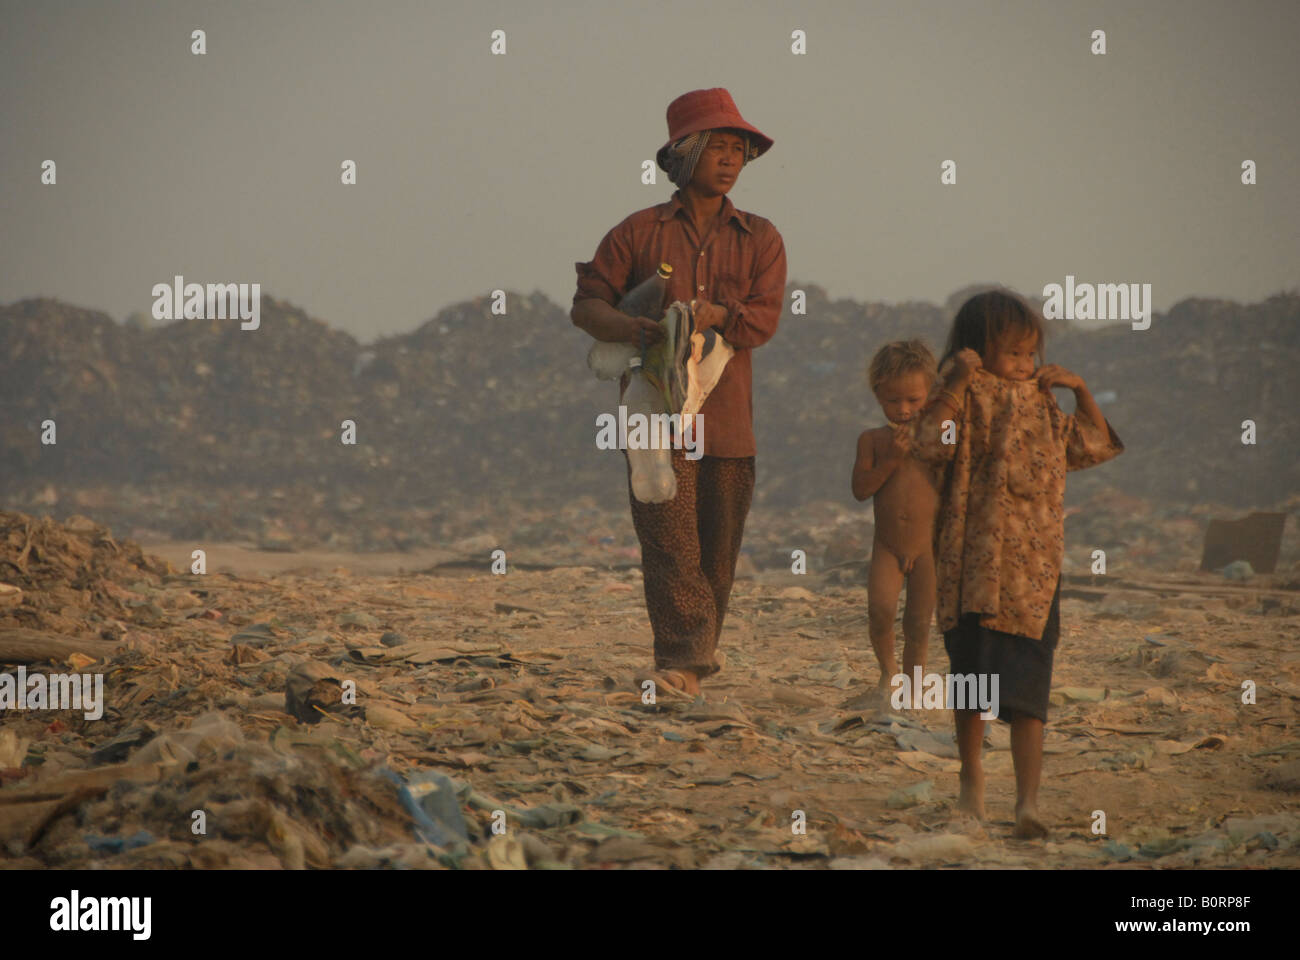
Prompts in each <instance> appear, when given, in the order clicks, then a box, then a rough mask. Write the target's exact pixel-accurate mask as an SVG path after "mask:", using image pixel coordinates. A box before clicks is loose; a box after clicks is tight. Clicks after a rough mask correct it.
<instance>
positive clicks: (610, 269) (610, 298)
mask: <svg viewBox="0 0 1300 960" xmlns="http://www.w3.org/2000/svg"><path fill="white" fill-rule="evenodd" d="M574 267H575V268H576V269H577V271H578V290H577V292H576V293H575V294H574V295H573V302H574V304H577V302H578V301H579V300H593V299H594V300H604V301H605V302H606V303H608V304H609V305H610V306H611V307H613V306H616V305H617V304H618V301H619V300H621V299H622V298H623V294H624V293H626V292H627V278H628V275H629V274H630V273H631V272H632V234H631V230H630V229H628V227H627V224H626V223H620V224H619V225H618V226H617V227H615V228H614V229H613V230H611V231H609V233H607V234H605V237H604V239H603V240H601V241H600V246H598V247H597V248H596V255H595V256H594V257H592V258H591V261H590V262H589V263H575V264H574Z"/></svg>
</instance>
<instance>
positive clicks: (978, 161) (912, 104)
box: [0, 0, 1300, 340]
mask: <svg viewBox="0 0 1300 960" xmlns="http://www.w3.org/2000/svg"><path fill="white" fill-rule="evenodd" d="M0 11H2V20H0V26H2V28H3V29H0V177H2V178H3V179H2V181H0V221H2V222H3V239H0V302H3V303H9V302H12V301H14V300H17V299H20V298H23V297H30V296H39V295H44V296H53V297H57V298H59V299H61V300H64V301H67V302H70V303H74V304H77V305H79V306H87V307H93V308H97V309H103V310H107V311H108V312H109V313H110V314H112V315H114V316H115V317H117V318H118V319H121V318H123V317H124V316H125V315H126V314H127V313H129V312H130V311H132V310H145V311H148V310H149V308H150V306H151V303H152V297H151V295H150V289H151V287H152V286H153V284H155V283H159V282H170V280H171V278H172V277H173V276H174V275H175V274H177V273H179V274H183V275H184V276H185V278H186V280H187V281H197V282H200V283H207V282H249V283H251V282H259V283H261V284H262V290H263V292H265V293H269V294H271V295H274V296H276V297H279V298H283V299H287V300H290V301H292V302H294V303H296V304H298V305H300V306H302V307H303V308H304V309H306V310H307V311H308V312H310V313H312V314H313V315H315V316H318V317H320V318H321V319H323V320H325V321H326V322H328V323H330V324H331V325H333V326H336V327H340V328H342V329H345V330H347V331H349V332H351V333H352V334H354V335H355V336H357V337H358V338H360V339H362V340H369V339H371V338H373V337H374V336H376V335H380V334H389V333H395V332H401V331H405V330H409V329H412V328H413V327H415V326H416V325H418V324H419V323H421V322H422V321H424V320H426V319H428V318H429V317H431V316H432V315H434V314H435V313H436V312H437V311H438V310H439V309H441V308H442V307H444V306H446V305H448V304H450V303H453V302H456V301H458V300H463V299H467V298H471V297H474V296H479V295H485V294H487V293H488V292H489V291H491V290H492V289H494V288H498V287H499V288H504V289H508V290H517V291H520V292H524V293H527V292H531V291H533V290H535V289H540V290H541V291H543V292H544V293H546V294H547V295H548V296H550V297H551V298H553V299H555V300H556V301H558V302H560V303H561V304H566V305H567V303H568V302H569V299H570V298H571V297H572V293H573V284H574V271H573V263H574V261H576V260H586V259H589V258H590V256H591V254H592V253H593V252H594V250H595V248H596V244H597V243H598V242H599V240H600V238H601V236H602V235H603V234H604V232H605V231H606V230H607V229H609V228H610V227H611V226H613V225H614V224H615V223H617V222H618V221H619V220H621V219H622V218H623V217H625V216H626V215H627V214H629V213H631V212H632V211H634V210H637V209H639V208H641V207H645V206H649V205H650V204H653V203H658V202H660V201H662V200H663V199H666V198H667V197H668V195H669V194H670V193H671V191H672V189H673V188H672V185H671V184H670V183H669V182H668V180H667V178H666V177H664V176H663V174H662V172H659V174H658V177H659V182H658V183H657V184H656V185H654V186H646V185H643V184H642V183H641V181H640V173H641V166H640V165H641V162H642V161H643V160H646V159H653V156H654V151H655V150H656V149H657V148H658V147H659V146H660V145H661V144H662V143H663V141H664V140H665V138H666V134H667V128H666V122H665V117H664V111H665V109H666V107H667V105H668V102H669V101H670V100H671V99H672V98H673V97H675V96H677V95H678V94H680V93H684V92H685V91H687V90H692V89H696V88H700V87H710V86H725V87H727V88H728V89H730V90H731V92H732V94H733V96H734V97H735V98H736V101H737V103H738V105H739V107H740V110H741V112H742V113H743V114H744V115H745V117H746V119H747V120H749V122H751V123H753V124H754V125H755V126H757V127H758V128H759V129H761V130H763V131H764V132H765V133H767V134H768V135H769V136H771V137H773V138H774V139H775V141H776V145H775V146H774V147H773V148H772V150H771V151H770V152H769V153H768V154H767V155H766V156H764V157H763V158H761V159H760V160H758V161H757V162H755V163H753V164H752V165H750V166H749V167H747V168H746V169H745V171H744V172H743V174H742V175H741V177H740V179H739V181H738V183H737V186H736V187H735V189H734V190H733V191H732V194H731V196H732V199H733V200H734V201H735V202H736V204H737V205H738V206H739V207H740V208H741V209H743V210H751V211H753V212H755V213H759V214H762V215H763V216H766V217H768V218H769V219H770V220H772V221H773V222H774V223H775V224H776V225H777V227H778V228H779V229H780V230H781V232H782V234H783V235H784V237H785V242H786V249H787V253H788V255H789V264H790V279H791V280H795V281H799V282H803V283H809V284H820V285H821V286H823V287H824V288H826V290H827V291H828V292H829V294H830V295H831V296H832V297H837V298H838V297H852V298H855V299H871V300H887V301H898V300H908V299H918V300H932V301H935V302H942V301H943V299H944V298H946V297H947V296H948V295H949V294H950V293H952V292H953V291H954V290H955V289H957V288H958V287H961V286H964V285H965V284H967V283H971V282H982V281H988V280H997V281H1001V282H1004V283H1007V284H1010V285H1011V286H1014V287H1017V288H1019V289H1021V290H1024V291H1026V292H1036V291H1041V289H1042V287H1043V285H1044V284H1046V283H1052V282H1055V283H1061V282H1063V281H1064V278H1065V276H1066V274H1067V273H1068V274H1073V275H1075V277H1076V278H1077V279H1078V280H1079V281H1088V282H1097V283H1105V282H1111V283H1118V282H1144V283H1151V284H1152V285H1153V299H1154V302H1155V307H1156V309H1157V310H1163V309H1166V308H1167V307H1168V306H1169V305H1170V304H1172V303H1174V302H1176V301H1177V300H1179V299H1182V298H1184V297H1187V296H1195V295H1203V296H1220V297H1227V298H1232V299H1238V300H1246V301H1249V300H1257V299H1260V298H1263V297H1266V296H1268V295H1269V294H1271V293H1274V292H1277V291H1278V290H1281V289H1290V288H1293V287H1295V286H1296V285H1297V283H1298V282H1300V280H1298V277H1297V270H1296V266H1297V263H1300V257H1297V251H1300V188H1298V187H1297V176H1298V175H1300V170H1298V164H1297V160H1298V159H1300V124H1297V122H1296V109H1297V103H1296V92H1297V83H1296V64H1297V63H1300V4H1298V3H1296V2H1294V0H1281V2H1236V3H1229V2H1203V0H1172V2H1167V0H1161V2H1152V0H1144V2H1141V3H1137V2H1128V0H1125V2H1070V3H1064V2H1047V0H1028V2H1024V0H1010V2H1007V0H1002V2H987V0H969V2H968V0H944V2H918V0H897V2H884V3H864V2H851V0H838V2H822V3H818V2H780V0H759V2H754V0H744V2H733V3H712V2H681V0H654V2H638V3H628V2H616V0H615V2H611V0H597V2H587V3H579V2H561V3H554V4H543V3H532V2H522V0H515V2H505V0H499V2H484V0H470V2H456V3H449V2H430V3H394V2H386V0H375V2H365V3H331V2H320V0H312V2H288V0H275V2H265V3H230V2H220V3H216V2H213V3H203V2H192V0H175V2H166V3H161V2H126V3H120V2H114V3H34V2H33V3H14V2H3V3H0ZM196 28H201V29H203V30H205V31H206V33H207V50H208V52H207V54H206V55H204V56H194V55H192V54H191V53H190V45H191V40H190V33H191V31H192V30H194V29H196ZM1098 28H1100V29H1103V30H1105V31H1106V42H1107V53H1106V55H1105V56H1094V55H1092V54H1091V53H1090V52H1089V48H1090V44H1091V40H1090V33H1091V31H1092V30H1094V29H1098ZM495 29H502V30H505V31H506V42H507V48H506V49H507V52H506V54H505V56H493V55H492V54H491V53H490V49H489V47H490V43H491V37H490V34H491V32H492V31H493V30H495ZM795 29H802V30H804V31H806V34H807V53H806V55H803V56H796V55H793V54H792V53H791V49H790V47H791V32H792V31H793V30H795ZM47 159H52V160H54V161H55V162H56V163H57V170H58V183H57V185H56V186H44V185H42V184H41V182H40V174H41V164H42V162H43V161H45V160H47ZM1246 159H1250V160H1254V161H1255V162H1256V163H1257V164H1258V179H1259V182H1258V185H1256V186H1251V187H1246V186H1242V185H1241V182H1240V165H1241V162H1242V161H1243V160H1246ZM344 160H355V161H356V162H357V164H358V176H357V179H358V183H357V185H356V186H343V185H341V184H340V182H339V178H340V164H341V163H342V162H343V161H344ZM944 160H954V161H956V163H957V184H956V185H955V186H942V185H941V184H940V182H939V176H940V164H941V163H942V162H943V161H944Z"/></svg>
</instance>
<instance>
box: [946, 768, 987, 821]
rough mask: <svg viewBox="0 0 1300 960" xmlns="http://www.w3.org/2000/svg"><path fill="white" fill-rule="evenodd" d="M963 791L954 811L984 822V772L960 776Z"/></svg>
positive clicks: (959, 793)
mask: <svg viewBox="0 0 1300 960" xmlns="http://www.w3.org/2000/svg"><path fill="white" fill-rule="evenodd" d="M960 783H961V790H960V791H959V792H958V793H957V803H956V804H954V807H953V808H954V809H955V810H958V811H960V812H961V813H967V814H970V815H971V816H972V817H974V818H975V819H976V820H980V821H983V820H984V771H983V770H980V771H979V772H978V773H973V774H968V773H962V774H961V776H960Z"/></svg>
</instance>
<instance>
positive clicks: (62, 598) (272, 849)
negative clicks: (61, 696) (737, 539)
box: [0, 513, 1300, 869]
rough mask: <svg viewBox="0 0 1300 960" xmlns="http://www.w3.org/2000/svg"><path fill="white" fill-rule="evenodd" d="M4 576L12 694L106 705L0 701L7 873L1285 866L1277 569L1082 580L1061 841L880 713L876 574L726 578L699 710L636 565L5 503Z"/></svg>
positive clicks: (1058, 708) (1075, 580)
mask: <svg viewBox="0 0 1300 960" xmlns="http://www.w3.org/2000/svg"><path fill="white" fill-rule="evenodd" d="M1099 581H1101V582H1099ZM0 584H4V585H6V586H5V587H0V689H3V683H4V675H6V674H7V675H9V676H12V675H14V674H15V673H16V672H17V671H18V670H19V669H22V670H26V671H28V673H36V672H49V673H63V672H67V671H70V670H75V671H77V672H79V673H82V674H86V675H91V674H99V675H102V677H103V700H104V702H103V710H102V717H100V718H99V719H87V718H86V717H85V716H84V715H83V712H81V711H78V710H66V709H65V710H27V709H11V710H7V711H6V715H5V717H4V723H3V725H0V843H2V844H3V851H4V852H3V855H0V866H4V867H10V868H24V867H25V868H40V867H59V868H79V869H80V868H96V869H102V868H123V867H153V868H156V867H173V868H183V867H195V868H225V867H234V868H272V869H279V868H285V869H298V868H356V869H371V868H398V869H428V868H432V869H439V868H459V869H570V868H609V867H647V868H659V869H663V868H683V869H686V868H696V867H701V868H755V869H766V868H829V869H856V868H868V869H894V868H905V867H916V866H967V867H970V866H989V867H1023V866H1028V867H1067V868H1070V867H1073V868H1079V867H1083V868H1090V867H1105V866H1109V865H1112V864H1118V863H1130V864H1143V865H1149V866H1152V867H1160V868H1163V867H1185V866H1197V867H1227V868H1241V867H1251V866H1260V867H1271V868H1294V867H1295V866H1297V865H1298V864H1300V818H1298V817H1297V816H1296V814H1295V798H1296V794H1297V791H1300V741H1296V740H1295V739H1294V736H1295V734H1294V730H1295V721H1296V716H1295V704H1296V701H1297V700H1298V699H1300V682H1298V681H1300V677H1298V676H1297V670H1298V669H1300V667H1298V661H1297V660H1296V656H1295V652H1294V651H1293V650H1292V648H1291V638H1292V637H1293V636H1294V635H1295V629H1296V627H1297V625H1300V582H1289V581H1288V579H1287V577H1286V575H1284V574H1277V575H1274V576H1271V577H1262V576H1261V577H1256V578H1254V579H1253V580H1251V581H1234V580H1227V579H1222V578H1219V579H1214V578H1209V579H1207V578H1195V577H1179V576H1174V575H1168V576H1164V577H1151V578H1147V579H1145V580H1142V579H1138V578H1132V577H1130V578H1125V579H1124V580H1122V581H1119V580H1117V581H1115V582H1113V583H1112V582H1109V581H1106V580H1105V579H1104V578H1093V577H1091V576H1075V577H1068V578H1067V589H1065V590H1064V591H1063V599H1062V622H1063V638H1062V644H1061V648H1060V650H1059V651H1058V654H1057V665H1056V671H1055V677H1054V679H1055V687H1054V689H1053V692H1052V703H1053V706H1052V713H1051V716H1050V722H1049V726H1048V731H1047V740H1046V748H1045V749H1046V759H1045V776H1044V783H1043V790H1042V812H1043V815H1044V816H1045V818H1046V821H1047V824H1048V826H1049V828H1050V830H1051V831H1052V835H1051V836H1050V837H1049V839H1048V840H1047V841H1046V842H1039V841H1034V842H1029V841H1017V840H1014V839H1011V837H1010V832H1011V831H1010V828H1011V823H1010V817H1011V807H1012V801H1013V790H1014V779H1013V777H1012V771H1011V761H1010V755H1009V752H1008V748H1009V734H1008V730H1007V728H1006V726H1005V725H1004V724H994V725H991V726H990V728H989V731H988V739H987V741H986V747H985V749H986V759H985V768H986V772H987V775H988V791H989V795H988V808H989V816H990V819H989V821H987V822H985V823H984V824H978V823H975V822H974V821H971V820H968V819H966V818H963V817H962V816H960V815H959V814H957V813H956V811H955V810H954V809H953V800H954V799H955V796H956V789H957V783H956V769H957V762H956V760H955V757H956V749H955V745H954V744H953V741H952V721H951V715H950V714H949V713H948V712H947V711H944V710H901V711H891V710H887V709H883V708H879V707H872V706H866V705H864V697H863V694H864V692H865V691H866V690H867V689H869V688H870V687H872V686H873V685H874V684H875V682H876V667H875V665H874V662H873V659H872V657H871V654H870V651H869V646H868V643H867V637H866V593H865V590H864V589H863V588H862V587H861V586H855V585H843V584H838V583H836V582H835V581H834V580H833V579H832V578H830V577H817V576H813V575H807V576H801V577H796V576H787V577H785V578H784V579H783V580H781V579H748V580H742V581H739V582H738V583H737V586H736V589H735V592H734V594H733V599H732V604H731V611H730V613H729V615H728V619H727V622H726V624H725V626H724V630H723V636H722V643H721V647H722V652H723V654H724V656H725V659H726V665H725V668H724V670H723V672H722V673H720V674H718V675H717V676H716V677H714V678H712V679H711V680H710V681H709V682H708V683H706V694H707V697H706V698H702V699H697V700H692V699H691V698H689V697H687V696H685V695H684V694H679V693H677V692H676V691H673V690H672V689H670V688H659V689H657V690H656V691H655V693H656V696H655V697H654V698H653V702H647V689H646V688H645V687H644V686H643V683H642V680H643V678H645V677H646V676H648V673H647V669H648V666H649V661H650V639H649V637H650V633H649V627H648V624H647V622H646V614H645V609H644V605H643V602H642V596H641V582H640V575H639V572H638V571H637V570H635V569H627V570H613V571H611V570H597V569H594V568H590V567H586V568H574V567H555V568H552V569H542V570H529V569H512V570H511V572H509V573H508V574H506V575H504V576H493V575H491V574H488V573H487V572H486V569H485V568H483V567H480V568H478V569H476V570H468V569H465V570H455V569H448V570H445V571H442V572H441V573H439V574H430V573H413V574H407V575H403V576H396V577H394V576H382V577H380V576H376V577H363V576H356V575H354V574H353V573H351V571H349V570H347V569H345V568H339V569H334V570H332V571H331V572H329V573H314V572H310V571H305V572H304V571H299V572H295V573H288V574H284V575H281V576H278V577H276V578H274V579H266V578H261V577H252V576H247V575H238V574H234V573H209V574H206V575H192V574H188V573H176V572H173V571H171V570H170V569H168V567H167V565H166V564H165V563H162V562H160V561H156V560H153V559H151V558H149V557H146V556H143V555H142V554H141V552H140V549H139V547H138V546H137V545H136V544H134V543H132V542H130V541H128V540H124V539H123V540H119V539H118V538H116V537H115V536H114V535H113V534H112V533H111V532H110V531H108V530H105V529H104V528H102V527H99V526H97V525H95V524H93V523H91V522H89V521H84V520H79V521H76V522H73V523H69V524H56V523H53V522H51V521H49V520H48V519H35V518H32V517H29V516H26V515H22V514H17V513H3V514H0ZM15 591H16V592H17V593H15ZM941 650H942V644H941V643H940V642H939V641H938V639H937V638H934V639H933V640H932V643H931V651H932V656H931V660H932V662H931V663H930V664H929V665H928V669H930V670H936V671H942V670H945V669H946V661H945V658H944V656H943V654H942V653H941V652H935V651H941ZM1248 680H1249V681H1252V683H1253V687H1254V695H1253V697H1252V698H1251V702H1250V703H1246V702H1244V701H1243V697H1242V691H1243V682H1244V681H1248ZM1098 809H1102V810H1103V811H1104V812H1105V814H1106V817H1107V825H1106V828H1105V832H1104V833H1103V834H1100V835H1099V834H1096V833H1095V832H1094V830H1093V824H1094V822H1095V811H1096V810H1098ZM794 823H801V824H803V826H804V830H803V832H798V831H796V830H794V829H792V824H794Z"/></svg>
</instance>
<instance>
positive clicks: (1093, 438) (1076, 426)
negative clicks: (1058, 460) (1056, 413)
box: [1065, 414, 1124, 470]
mask: <svg viewBox="0 0 1300 960" xmlns="http://www.w3.org/2000/svg"><path fill="white" fill-rule="evenodd" d="M1105 426H1106V429H1105V431H1104V432H1103V431H1102V430H1101V429H1100V428H1098V427H1097V426H1096V425H1094V424H1093V423H1092V421H1091V420H1089V419H1088V418H1087V417H1080V416H1079V415H1078V414H1070V415H1069V416H1067V417H1066V418H1065V469H1066V470H1085V469H1087V468H1088V467H1095V466H1097V464H1099V463H1105V462H1106V461H1107V460H1113V459H1114V458H1115V457H1118V456H1119V455H1120V454H1121V453H1123V452H1124V443H1123V442H1122V441H1121V440H1120V438H1119V437H1118V435H1116V433H1115V430H1114V428H1113V427H1112V426H1111V425H1110V423H1109V422H1106V424H1105Z"/></svg>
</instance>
